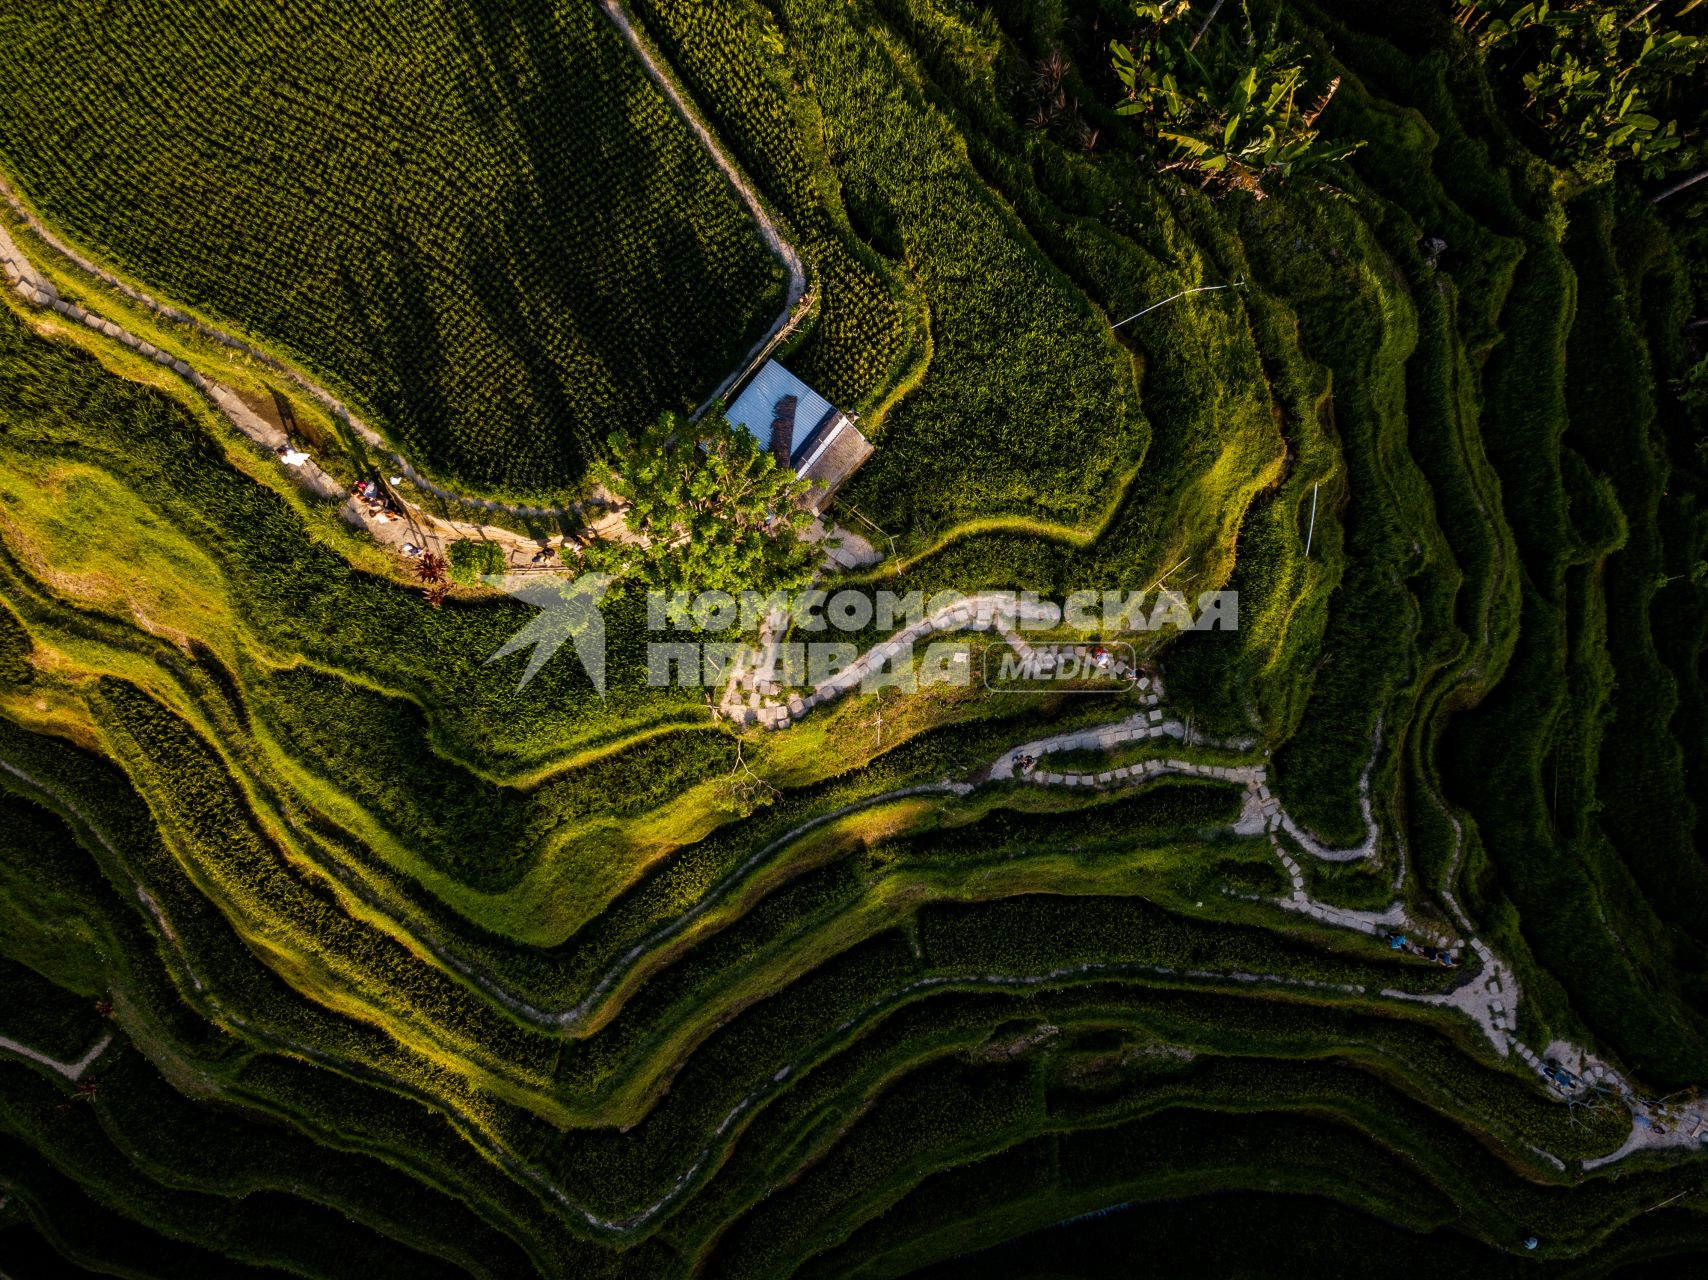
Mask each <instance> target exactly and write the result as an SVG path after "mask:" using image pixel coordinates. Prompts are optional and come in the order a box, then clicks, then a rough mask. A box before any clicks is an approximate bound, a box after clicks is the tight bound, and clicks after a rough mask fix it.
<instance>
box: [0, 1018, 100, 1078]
mask: <svg viewBox="0 0 1708 1280" xmlns="http://www.w3.org/2000/svg"><path fill="white" fill-rule="evenodd" d="M112 1042H113V1033H112V1032H111V1031H108V1032H105V1033H104V1034H103V1035H102V1036H101V1038H100V1039H99V1040H97V1041H95V1043H94V1044H92V1045H90V1046H89V1051H88V1052H87V1053H85V1054H84V1055H83V1056H82V1057H81V1058H79V1059H78V1060H77V1061H76V1062H61V1061H60V1060H59V1059H58V1058H50V1057H48V1056H47V1054H45V1053H38V1052H37V1051H36V1050H34V1049H32V1048H30V1047H29V1046H28V1045H23V1044H19V1043H18V1042H17V1041H16V1040H12V1039H9V1038H8V1037H6V1036H0V1052H4V1053H15V1054H17V1055H18V1056H19V1057H20V1058H28V1059H29V1060H30V1061H31V1062H34V1063H36V1064H38V1065H40V1066H44V1067H46V1068H47V1069H48V1070H49V1071H57V1072H58V1073H59V1074H60V1075H62V1076H64V1077H65V1078H66V1079H67V1080H69V1081H71V1082H72V1083H73V1084H76V1083H77V1082H78V1081H79V1080H81V1079H82V1078H83V1075H84V1073H85V1072H86V1071H88V1070H89V1068H90V1067H92V1066H94V1065H95V1059H96V1058H99V1057H100V1056H101V1055H102V1054H103V1053H105V1052H106V1051H107V1046H108V1045H110V1044H111V1043H112Z"/></svg>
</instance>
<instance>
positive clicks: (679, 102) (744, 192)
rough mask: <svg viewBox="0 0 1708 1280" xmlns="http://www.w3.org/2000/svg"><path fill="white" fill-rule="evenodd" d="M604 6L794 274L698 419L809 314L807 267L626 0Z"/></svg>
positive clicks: (603, 0) (614, 0)
mask: <svg viewBox="0 0 1708 1280" xmlns="http://www.w3.org/2000/svg"><path fill="white" fill-rule="evenodd" d="M598 4H599V8H600V10H601V11H602V12H603V13H604V15H605V16H606V17H607V18H609V19H610V20H611V23H612V25H613V26H615V27H616V28H617V30H618V31H619V32H621V33H622V37H623V39H624V40H625V41H626V42H627V43H628V46H629V48H630V50H632V51H633V53H634V55H635V57H637V58H638V59H640V64H641V66H643V67H645V68H646V73H647V75H648V76H649V77H650V78H651V80H652V82H653V83H654V84H655V85H657V86H658V89H659V92H661V93H662V94H664V96H665V97H666V98H668V99H669V100H670V105H671V106H673V107H675V108H676V113H677V114H678V115H680V116H681V117H682V119H683V120H684V121H686V122H687V125H688V127H689V128H690V129H692V130H693V131H694V136H695V137H697V138H698V139H699V140H700V145H701V146H702V147H704V148H705V150H706V154H707V155H709V156H710V157H711V158H712V163H713V164H714V165H716V166H717V170H718V172H719V173H721V174H722V175H723V177H724V181H725V182H727V183H728V184H729V188H730V190H731V191H733V192H734V193H735V196H736V199H738V200H740V201H741V203H742V204H743V205H744V206H746V208H747V213H748V216H749V217H751V218H752V219H753V221H754V223H755V225H757V226H758V228H759V234H760V237H761V238H762V239H763V240H764V241H765V245H766V247H767V248H769V249H770V250H771V253H772V256H773V257H775V258H776V259H777V260H778V261H779V262H781V263H782V264H783V268H784V270H786V271H787V272H788V273H789V286H788V288H787V290H785V295H784V299H783V309H782V310H781V311H779V312H778V313H777V318H776V319H775V320H773V321H772V322H771V327H770V328H769V329H767V330H766V331H765V333H764V336H762V337H761V338H760V339H759V340H758V341H757V342H755V343H754V344H753V346H752V347H751V348H750V349H749V350H748V353H747V356H746V357H745V358H744V359H743V360H742V362H741V364H739V365H737V366H736V367H735V368H734V369H732V370H730V372H729V375H728V376H727V377H725V378H724V380H723V381H722V382H720V383H719V384H718V385H717V388H716V389H715V390H714V391H713V392H712V394H711V395H709V396H707V397H706V399H705V401H704V402H703V403H702V404H701V405H700V407H699V408H698V409H696V410H695V411H694V416H695V417H696V418H698V417H699V416H700V415H701V414H702V413H704V412H705V411H706V410H707V409H708V408H709V407H710V406H711V405H713V404H715V403H716V402H717V401H718V400H719V399H720V398H722V397H723V396H724V395H725V394H726V393H727V392H728V391H729V389H730V388H731V387H732V386H734V385H735V384H736V383H737V382H739V381H740V380H741V378H742V375H743V374H745V373H746V372H747V371H748V370H749V369H751V368H752V367H753V366H754V365H755V364H757V363H758V361H759V360H760V359H761V358H762V357H763V356H764V355H765V353H766V352H767V351H769V350H770V349H771V347H772V345H773V344H774V343H775V342H776V341H777V340H778V339H779V338H780V337H781V336H782V335H783V333H784V332H785V329H786V328H790V327H793V325H794V324H796V323H798V322H799V320H800V318H801V316H802V315H804V314H805V313H804V311H801V312H800V313H799V314H797V308H799V307H800V304H801V303H802V302H803V301H804V300H806V292H807V273H806V268H805V267H803V266H802V265H801V255H800V254H799V253H797V252H796V251H795V246H794V245H792V244H790V243H789V242H788V241H787V240H785V239H784V238H783V233H782V232H781V231H779V230H777V224H776V223H775V222H774V221H772V219H771V215H770V213H769V212H768V211H767V210H766V208H765V204H764V202H763V201H761V200H760V198H759V193H758V192H757V191H755V190H754V188H753V184H752V183H750V182H749V181H748V180H747V175H746V174H744V173H743V172H742V171H741V166H740V165H738V164H737V163H736V162H735V159H734V158H733V157H732V156H731V155H730V154H729V153H728V152H727V151H725V150H724V146H723V143H721V142H719V141H718V139H717V135H715V134H714V133H713V132H712V130H711V128H710V126H708V125H707V124H706V122H705V121H704V120H703V119H701V117H700V112H699V111H698V110H697V109H696V108H695V106H694V104H693V103H692V102H690V101H689V100H688V95H687V94H686V93H684V92H683V91H682V90H681V89H680V88H678V87H677V84H676V79H675V77H674V76H672V75H671V74H670V73H669V72H668V71H667V70H666V69H665V66H664V62H663V60H662V59H661V58H658V57H656V56H655V55H654V53H653V50H652V46H651V44H650V43H649V42H648V41H647V40H645V39H643V38H642V36H641V34H640V33H639V32H638V31H637V30H636V29H635V24H634V21H633V19H631V18H630V17H629V14H628V10H626V9H624V8H623V6H622V3H621V0H598ZM809 305H810V303H809Z"/></svg>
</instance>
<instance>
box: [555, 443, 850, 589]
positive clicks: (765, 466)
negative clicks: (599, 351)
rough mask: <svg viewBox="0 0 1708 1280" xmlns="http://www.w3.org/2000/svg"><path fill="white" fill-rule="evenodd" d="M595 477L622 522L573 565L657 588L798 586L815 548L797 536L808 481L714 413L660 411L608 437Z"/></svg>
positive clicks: (803, 522)
mask: <svg viewBox="0 0 1708 1280" xmlns="http://www.w3.org/2000/svg"><path fill="white" fill-rule="evenodd" d="M600 478H601V480H602V482H603V483H604V484H605V485H606V487H607V488H609V489H610V490H611V491H612V492H613V493H615V494H616V495H617V497H619V498H620V499H622V501H623V531H622V533H621V534H620V535H614V536H612V537H610V538H607V539H602V540H600V541H598V542H595V543H593V544H592V545H590V546H588V547H587V548H586V549H585V550H584V551H583V552H582V554H581V564H582V565H583V566H584V567H586V568H588V569H591V570H595V571H598V572H602V573H609V574H610V575H611V576H612V577H614V578H616V579H617V580H618V582H619V583H622V582H624V581H629V582H631V583H633V584H634V585H635V586H636V587H640V588H646V589H650V590H653V591H663V592H692V593H698V592H711V591H722V592H726V593H728V594H730V595H732V596H737V597H739V596H740V595H741V593H742V592H744V591H754V592H758V593H760V594H761V595H769V594H770V593H771V592H772V591H778V590H791V589H793V588H796V587H803V586H805V585H806V584H807V582H808V581H809V580H810V579H811V578H812V574H813V569H814V566H815V561H816V560H817V558H818V552H817V551H815V550H814V548H813V547H812V546H811V545H810V544H807V543H804V542H802V541H801V538H800V533H801V530H802V529H804V528H805V527H806V526H807V525H808V524H809V523H810V522H811V519H812V517H811V515H810V514H809V513H808V512H807V511H806V509H805V508H804V507H803V506H802V505H801V504H802V502H803V501H804V500H805V498H806V497H807V496H808V494H809V493H810V491H811V489H812V485H811V483H810V482H808V481H805V480H801V479H799V478H797V477H796V475H795V473H794V472H793V471H790V470H789V469H788V468H787V467H785V466H783V465H781V464H780V463H779V462H778V461H777V459H776V457H775V456H774V455H773V454H772V453H771V452H770V451H769V450H766V449H761V448H760V447H759V441H758V440H756V439H755V438H754V437H753V436H752V435H751V434H750V433H748V432H747V431H744V430H742V429H741V428H739V427H734V426H731V425H730V424H729V423H728V422H727V421H725V420H724V419H723V418H722V417H719V416H717V415H713V416H712V417H709V418H703V419H701V420H700V421H698V422H689V421H687V420H686V419H683V418H679V417H676V416H675V415H674V414H665V415H664V417H662V418H660V419H659V420H658V421H657V422H656V423H654V424H653V425H652V426H651V427H649V428H648V429H647V430H645V431H642V432H640V433H638V434H636V435H632V436H631V435H628V434H626V433H620V434H618V435H614V436H612V437H611V461H610V462H609V463H608V464H604V465H602V467H601V471H600Z"/></svg>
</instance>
